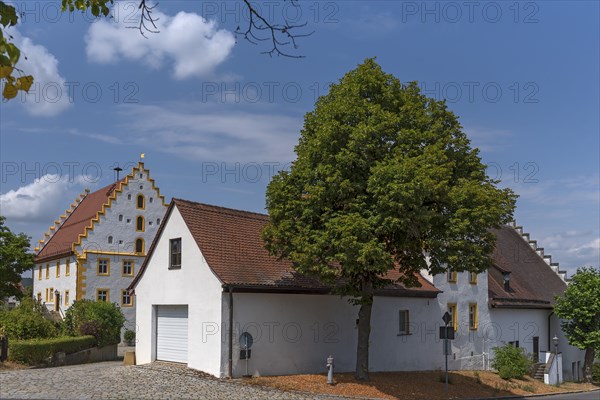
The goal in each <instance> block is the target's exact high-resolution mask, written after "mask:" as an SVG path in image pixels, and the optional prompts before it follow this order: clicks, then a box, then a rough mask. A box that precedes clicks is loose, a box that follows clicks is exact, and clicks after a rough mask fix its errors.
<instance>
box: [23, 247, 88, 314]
mask: <svg viewBox="0 0 600 400" xmlns="http://www.w3.org/2000/svg"><path fill="white" fill-rule="evenodd" d="M69 259H70V260H71V262H70V275H69V276H67V275H66V262H67V257H63V258H61V259H58V260H52V261H48V262H47V263H46V262H44V263H38V264H36V266H35V270H34V274H33V297H34V298H36V297H37V294H38V293H41V294H42V302H45V301H46V288H48V289H50V288H53V290H58V291H60V295H61V299H60V302H61V304H60V309H61V310H62V311H63V312H64V311H65V310H66V309H67V308H68V307H69V306H70V305H71V304H73V301H75V287H76V282H77V264H76V263H75V258H74V257H69ZM57 261H58V262H59V263H60V276H59V277H58V278H57V277H56V262H57ZM46 264H50V275H49V277H48V279H46ZM40 265H41V266H42V279H38V267H39V266H40ZM65 290H68V291H69V304H68V305H66V306H65V299H64V295H65ZM54 306H55V304H54V302H49V303H47V304H46V307H48V309H49V310H54Z"/></svg>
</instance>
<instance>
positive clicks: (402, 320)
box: [398, 310, 410, 335]
mask: <svg viewBox="0 0 600 400" xmlns="http://www.w3.org/2000/svg"><path fill="white" fill-rule="evenodd" d="M398 315H399V319H398V324H399V325H398V335H408V334H410V332H409V329H408V324H409V319H408V310H400V311H399V313H398Z"/></svg>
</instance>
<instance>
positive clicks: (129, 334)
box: [123, 329, 135, 346]
mask: <svg viewBox="0 0 600 400" xmlns="http://www.w3.org/2000/svg"><path fill="white" fill-rule="evenodd" d="M123 339H125V342H127V344H128V345H129V346H133V345H134V343H135V332H134V331H132V330H130V329H127V330H126V331H125V333H124V334H123Z"/></svg>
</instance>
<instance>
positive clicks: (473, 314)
mask: <svg viewBox="0 0 600 400" xmlns="http://www.w3.org/2000/svg"><path fill="white" fill-rule="evenodd" d="M477 323H478V321H477V304H476V303H471V304H469V329H471V330H477Z"/></svg>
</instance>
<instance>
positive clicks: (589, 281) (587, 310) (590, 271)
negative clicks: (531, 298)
mask: <svg viewBox="0 0 600 400" xmlns="http://www.w3.org/2000/svg"><path fill="white" fill-rule="evenodd" d="M554 312H555V313H556V315H557V316H558V317H560V318H561V319H562V320H563V322H562V329H563V331H564V332H565V336H566V337H567V339H568V340H569V344H571V345H572V346H575V347H578V348H580V349H582V350H586V355H585V363H584V379H585V380H586V381H588V382H589V381H590V380H591V373H592V372H591V369H592V363H593V361H594V357H595V353H596V352H598V351H600V271H599V270H598V269H595V268H593V267H587V268H586V267H583V268H579V269H578V270H577V272H576V273H575V275H573V277H572V280H571V282H570V284H569V285H568V286H567V289H566V290H565V292H564V293H563V295H562V296H560V297H557V298H556V304H555V305H554Z"/></svg>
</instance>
